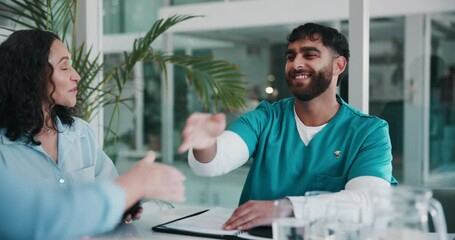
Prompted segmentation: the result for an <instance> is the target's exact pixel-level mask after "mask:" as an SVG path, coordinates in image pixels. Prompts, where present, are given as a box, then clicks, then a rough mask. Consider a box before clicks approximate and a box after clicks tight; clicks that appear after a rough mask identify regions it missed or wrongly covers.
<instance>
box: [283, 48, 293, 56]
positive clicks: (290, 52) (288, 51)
mask: <svg viewBox="0 0 455 240" xmlns="http://www.w3.org/2000/svg"><path fill="white" fill-rule="evenodd" d="M288 54H295V50H294V49H288V50H287V51H286V53H285V54H284V55H285V56H286V55H288Z"/></svg>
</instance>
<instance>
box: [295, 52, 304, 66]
mask: <svg viewBox="0 0 455 240" xmlns="http://www.w3.org/2000/svg"><path fill="white" fill-rule="evenodd" d="M303 66H305V59H304V58H303V57H302V56H301V55H300V54H299V55H297V56H295V59H294V68H295V69H302V68H303Z"/></svg>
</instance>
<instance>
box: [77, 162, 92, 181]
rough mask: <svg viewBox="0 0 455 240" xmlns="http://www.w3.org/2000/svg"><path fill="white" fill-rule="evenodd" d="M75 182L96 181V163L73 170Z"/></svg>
mask: <svg viewBox="0 0 455 240" xmlns="http://www.w3.org/2000/svg"><path fill="white" fill-rule="evenodd" d="M71 177H72V179H73V182H75V183H81V182H94V181H95V165H92V166H88V167H85V168H81V169H78V170H75V171H73V172H71Z"/></svg>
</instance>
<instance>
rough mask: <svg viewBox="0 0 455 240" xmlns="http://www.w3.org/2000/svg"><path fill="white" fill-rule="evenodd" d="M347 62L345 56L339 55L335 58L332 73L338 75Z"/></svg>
mask: <svg viewBox="0 0 455 240" xmlns="http://www.w3.org/2000/svg"><path fill="white" fill-rule="evenodd" d="M347 64H348V61H346V58H345V57H343V56H339V57H337V58H335V60H334V69H333V74H334V75H337V76H339V75H340V74H341V73H342V72H344V69H345V68H346V65H347Z"/></svg>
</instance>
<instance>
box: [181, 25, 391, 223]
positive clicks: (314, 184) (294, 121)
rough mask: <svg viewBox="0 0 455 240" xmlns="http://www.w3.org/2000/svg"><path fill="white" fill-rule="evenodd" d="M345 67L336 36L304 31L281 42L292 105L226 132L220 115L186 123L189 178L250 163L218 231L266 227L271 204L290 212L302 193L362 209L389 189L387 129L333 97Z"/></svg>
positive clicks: (263, 108) (279, 105)
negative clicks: (283, 203) (286, 202)
mask: <svg viewBox="0 0 455 240" xmlns="http://www.w3.org/2000/svg"><path fill="white" fill-rule="evenodd" d="M348 60H349V46H348V42H347V40H346V38H345V37H344V36H343V35H342V34H340V33H339V32H338V31H337V30H335V29H333V28H329V27H325V26H322V25H318V24H314V23H307V24H305V25H302V26H299V27H297V28H295V29H294V30H293V31H292V33H291V34H290V35H289V36H288V49H287V51H286V66H285V74H286V81H287V84H288V87H289V89H290V91H291V92H292V93H293V95H294V97H292V98H287V99H283V100H280V101H278V102H275V103H272V104H270V103H267V102H262V103H260V104H259V105H258V107H257V108H256V109H255V110H254V111H251V112H249V113H246V114H245V115H243V116H241V117H240V118H238V119H237V120H236V121H235V122H234V123H233V124H232V125H230V126H229V128H228V130H224V129H225V126H226V121H225V116H224V115H222V114H217V115H210V114H204V113H194V114H192V115H191V116H190V117H189V118H188V120H187V123H186V126H185V128H184V130H183V143H182V145H181V146H180V149H179V150H180V151H182V152H183V151H185V150H187V149H190V151H189V157H188V158H189V164H190V166H191V168H192V169H193V171H194V172H195V173H197V174H199V175H204V176H216V175H220V174H224V173H227V172H229V171H231V170H233V169H235V168H237V167H239V166H241V165H242V164H244V163H245V162H247V161H248V159H250V158H253V164H252V166H251V169H250V171H249V174H248V177H247V179H246V182H245V185H244V188H243V191H242V195H241V198H240V206H239V207H238V208H237V209H236V210H235V211H234V213H233V215H232V216H231V218H230V219H229V220H228V221H227V222H226V224H225V225H224V228H225V229H227V230H230V229H248V228H251V227H254V226H258V225H267V224H270V223H271V221H272V216H273V201H274V200H276V199H281V198H286V197H287V198H289V199H290V200H291V202H293V204H295V203H296V202H298V201H301V200H302V199H303V198H304V197H302V196H304V194H305V192H307V191H315V190H318V191H330V192H334V193H333V194H332V195H333V197H334V198H332V199H336V198H339V199H345V200H346V199H348V200H355V201H356V202H357V201H358V202H360V203H361V204H362V205H364V207H366V208H367V209H369V208H370V206H368V204H369V201H368V199H367V196H366V194H365V191H363V190H365V189H367V188H371V187H376V188H377V187H389V186H390V185H391V184H396V181H395V179H394V178H393V176H392V164H391V161H392V155H391V145H390V139H389V135H388V125H387V123H386V122H385V121H384V120H382V119H379V118H377V117H374V116H369V115H367V114H364V113H362V112H360V111H358V110H357V109H354V108H353V107H351V106H350V105H348V104H347V103H346V102H345V101H343V99H341V98H340V97H339V96H338V95H337V94H336V87H337V85H338V84H339V83H340V81H341V79H342V77H343V75H342V74H343V72H344V71H345V70H346V66H347V63H348ZM292 196H295V197H292ZM295 206H296V205H295ZM294 211H295V212H294V213H295V214H296V215H297V214H300V213H298V212H296V208H294Z"/></svg>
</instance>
